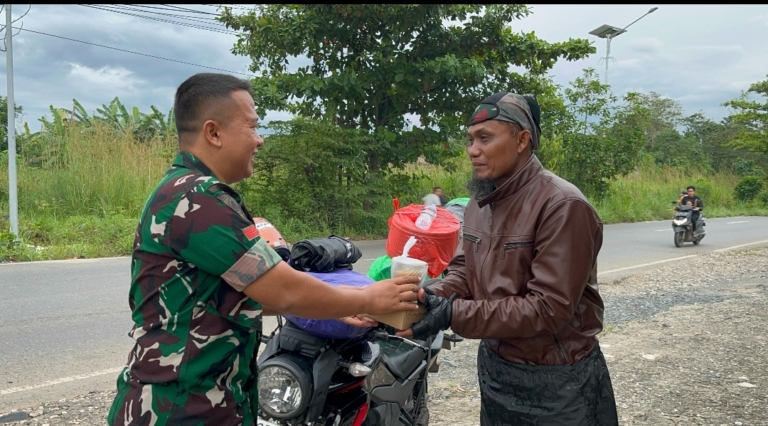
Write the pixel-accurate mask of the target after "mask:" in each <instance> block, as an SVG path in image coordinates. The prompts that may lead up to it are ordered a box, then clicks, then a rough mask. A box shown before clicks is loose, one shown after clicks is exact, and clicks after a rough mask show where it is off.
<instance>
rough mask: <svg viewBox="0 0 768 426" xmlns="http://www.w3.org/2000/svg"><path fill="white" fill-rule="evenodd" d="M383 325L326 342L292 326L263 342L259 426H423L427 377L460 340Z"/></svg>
mask: <svg viewBox="0 0 768 426" xmlns="http://www.w3.org/2000/svg"><path fill="white" fill-rule="evenodd" d="M395 333H396V330H395V329H394V328H392V327H389V326H387V325H384V324H380V325H379V326H377V327H374V328H372V329H371V330H370V331H368V332H366V333H365V334H364V335H362V336H361V337H357V338H353V339H328V338H323V337H319V336H317V335H314V334H312V333H309V332H307V331H305V330H303V329H301V328H299V327H298V326H296V325H295V324H293V323H292V322H291V321H287V322H286V323H285V325H283V321H282V319H281V318H280V317H278V326H277V329H276V330H275V331H274V332H272V334H271V335H270V336H268V337H267V336H265V337H263V338H262V341H263V342H264V343H266V347H265V349H264V352H263V353H262V354H261V355H260V356H259V358H258V361H257V365H258V371H259V374H258V392H259V410H258V417H259V419H258V425H259V426H278V425H281V426H285V425H290V426H294V425H312V426H320V425H323V426H330V425H334V426H373V425H391V426H401V425H402V426H415V425H419V426H426V425H428V423H429V409H428V408H427V404H426V402H427V395H428V389H427V375H428V373H436V372H438V371H439V366H440V362H439V354H440V351H441V349H450V348H451V343H454V344H455V343H456V342H459V341H462V340H463V338H461V337H460V336H456V335H455V334H453V335H449V336H446V335H445V334H444V333H443V332H440V333H438V334H437V335H435V336H433V337H432V338H429V339H427V340H426V341H421V340H414V339H407V338H403V337H399V336H396V335H395Z"/></svg>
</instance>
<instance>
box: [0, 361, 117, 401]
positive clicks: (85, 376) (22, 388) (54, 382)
mask: <svg viewBox="0 0 768 426" xmlns="http://www.w3.org/2000/svg"><path fill="white" fill-rule="evenodd" d="M122 370H123V367H120V368H110V369H107V370H100V371H94V372H93V373H87V374H78V375H75V376H69V377H62V378H60V379H55V380H51V381H49V382H44V383H40V384H39V385H31V386H19V387H17V388H10V389H0V395H9V394H12V393H16V392H23V391H28V390H32V389H39V388H45V387H48V386H54V385H58V384H61V383H66V382H74V381H75V380H82V379H88V378H91V377H96V376H103V375H105V374H115V373H119V372H120V371H122Z"/></svg>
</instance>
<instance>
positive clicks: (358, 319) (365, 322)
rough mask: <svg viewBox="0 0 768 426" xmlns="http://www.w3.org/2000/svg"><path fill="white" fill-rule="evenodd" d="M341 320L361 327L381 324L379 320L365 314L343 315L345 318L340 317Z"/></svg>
mask: <svg viewBox="0 0 768 426" xmlns="http://www.w3.org/2000/svg"><path fill="white" fill-rule="evenodd" d="M339 321H341V322H343V323H344V324H348V325H351V326H353V327H361V328H365V327H376V326H377V325H379V322H378V321H376V320H373V319H370V318H368V317H365V316H363V315H355V316H351V317H343V318H339Z"/></svg>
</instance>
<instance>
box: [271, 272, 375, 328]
mask: <svg viewBox="0 0 768 426" xmlns="http://www.w3.org/2000/svg"><path fill="white" fill-rule="evenodd" d="M305 273H307V274H309V275H312V276H313V277H315V278H317V279H319V280H320V281H323V282H326V283H328V284H330V285H332V286H334V287H337V286H340V285H348V286H354V287H365V286H368V285H370V284H373V283H374V282H375V281H374V280H372V279H371V278H368V276H367V275H363V274H361V273H359V272H355V271H350V270H348V269H339V270H337V271H335V272H328V273H322V272H305ZM284 316H285V318H286V319H288V321H290V322H292V323H293V324H295V325H296V326H297V327H299V328H301V329H302V330H304V331H306V332H308V333H312V334H313V335H315V336H318V337H324V338H326V339H354V338H356V337H360V336H362V335H364V334H365V333H367V332H368V331H369V330H370V329H371V328H370V327H355V326H353V325H349V324H345V323H343V322H341V321H339V320H335V319H325V320H316V319H308V318H301V317H297V316H295V315H284Z"/></svg>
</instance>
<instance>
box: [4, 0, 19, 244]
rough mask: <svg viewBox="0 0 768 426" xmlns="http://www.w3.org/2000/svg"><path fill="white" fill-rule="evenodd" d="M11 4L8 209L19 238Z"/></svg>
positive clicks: (7, 20) (8, 27)
mask: <svg viewBox="0 0 768 426" xmlns="http://www.w3.org/2000/svg"><path fill="white" fill-rule="evenodd" d="M12 23H13V22H12V21H11V5H10V4H6V5H5V46H6V49H5V67H6V73H7V74H6V75H7V79H8V98H7V99H6V100H7V101H8V103H7V105H6V106H7V110H8V210H9V214H10V222H11V232H12V233H13V235H15V236H16V239H18V238H19V194H18V191H17V189H18V188H17V185H16V104H15V103H14V102H13V48H12V45H11V43H12V40H13V31H12V28H11V24H12Z"/></svg>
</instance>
